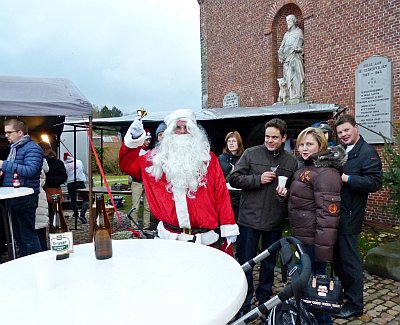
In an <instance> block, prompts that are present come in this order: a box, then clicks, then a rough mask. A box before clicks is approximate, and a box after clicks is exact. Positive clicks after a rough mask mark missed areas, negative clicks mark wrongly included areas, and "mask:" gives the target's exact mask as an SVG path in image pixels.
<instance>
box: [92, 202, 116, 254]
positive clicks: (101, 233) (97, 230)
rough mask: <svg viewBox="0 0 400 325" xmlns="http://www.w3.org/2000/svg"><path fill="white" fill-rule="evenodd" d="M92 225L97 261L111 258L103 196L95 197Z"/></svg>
mask: <svg viewBox="0 0 400 325" xmlns="http://www.w3.org/2000/svg"><path fill="white" fill-rule="evenodd" d="M95 218H96V219H95V224H94V251H95V254H96V258H97V259H98V260H105V259H107V258H110V257H112V253H113V252H112V241H111V224H110V220H109V219H108V216H107V212H106V205H105V203H104V196H103V194H98V195H96V215H95Z"/></svg>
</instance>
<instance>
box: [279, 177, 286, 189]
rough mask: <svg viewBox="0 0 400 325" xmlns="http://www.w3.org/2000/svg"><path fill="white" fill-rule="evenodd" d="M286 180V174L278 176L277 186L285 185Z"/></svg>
mask: <svg viewBox="0 0 400 325" xmlns="http://www.w3.org/2000/svg"><path fill="white" fill-rule="evenodd" d="M286 181H287V177H286V176H278V186H279V187H286Z"/></svg>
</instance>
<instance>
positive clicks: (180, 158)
mask: <svg viewBox="0 0 400 325" xmlns="http://www.w3.org/2000/svg"><path fill="white" fill-rule="evenodd" d="M196 131H197V132H195V134H168V135H166V136H165V137H164V139H163V140H162V141H161V143H160V145H159V146H158V147H157V148H155V149H154V150H153V155H151V156H150V157H149V160H150V161H152V163H153V164H152V166H150V167H147V169H146V171H147V172H148V173H149V174H151V175H152V176H153V177H155V178H156V179H157V180H159V179H160V178H161V177H162V175H163V173H165V176H166V179H167V182H168V186H167V190H168V191H169V192H176V191H182V190H183V191H185V192H186V193H187V196H188V197H190V198H193V197H194V194H195V193H196V191H197V189H198V188H199V187H200V186H203V185H204V186H205V182H204V177H205V175H206V174H207V168H208V165H209V162H210V159H211V155H210V145H209V142H208V140H207V137H206V136H205V134H204V132H203V131H202V130H200V129H198V130H196Z"/></svg>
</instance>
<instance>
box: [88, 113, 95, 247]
mask: <svg viewBox="0 0 400 325" xmlns="http://www.w3.org/2000/svg"><path fill="white" fill-rule="evenodd" d="M92 132H93V123H92V115H90V116H89V136H90V139H93V134H92ZM88 156H89V157H88V174H89V234H88V235H89V238H88V241H89V242H91V241H92V239H93V228H94V218H93V208H92V207H93V174H92V173H93V169H92V147H91V145H90V141H89V153H88Z"/></svg>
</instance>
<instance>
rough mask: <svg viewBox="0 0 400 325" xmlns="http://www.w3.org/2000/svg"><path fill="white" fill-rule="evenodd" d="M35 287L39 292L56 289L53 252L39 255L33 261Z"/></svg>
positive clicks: (54, 256) (54, 255)
mask: <svg viewBox="0 0 400 325" xmlns="http://www.w3.org/2000/svg"><path fill="white" fill-rule="evenodd" d="M34 272H35V279H36V286H37V289H38V290H39V291H46V290H51V289H53V288H55V287H56V254H55V252H53V251H45V252H42V253H39V254H38V256H37V257H36V259H35V261H34Z"/></svg>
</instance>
